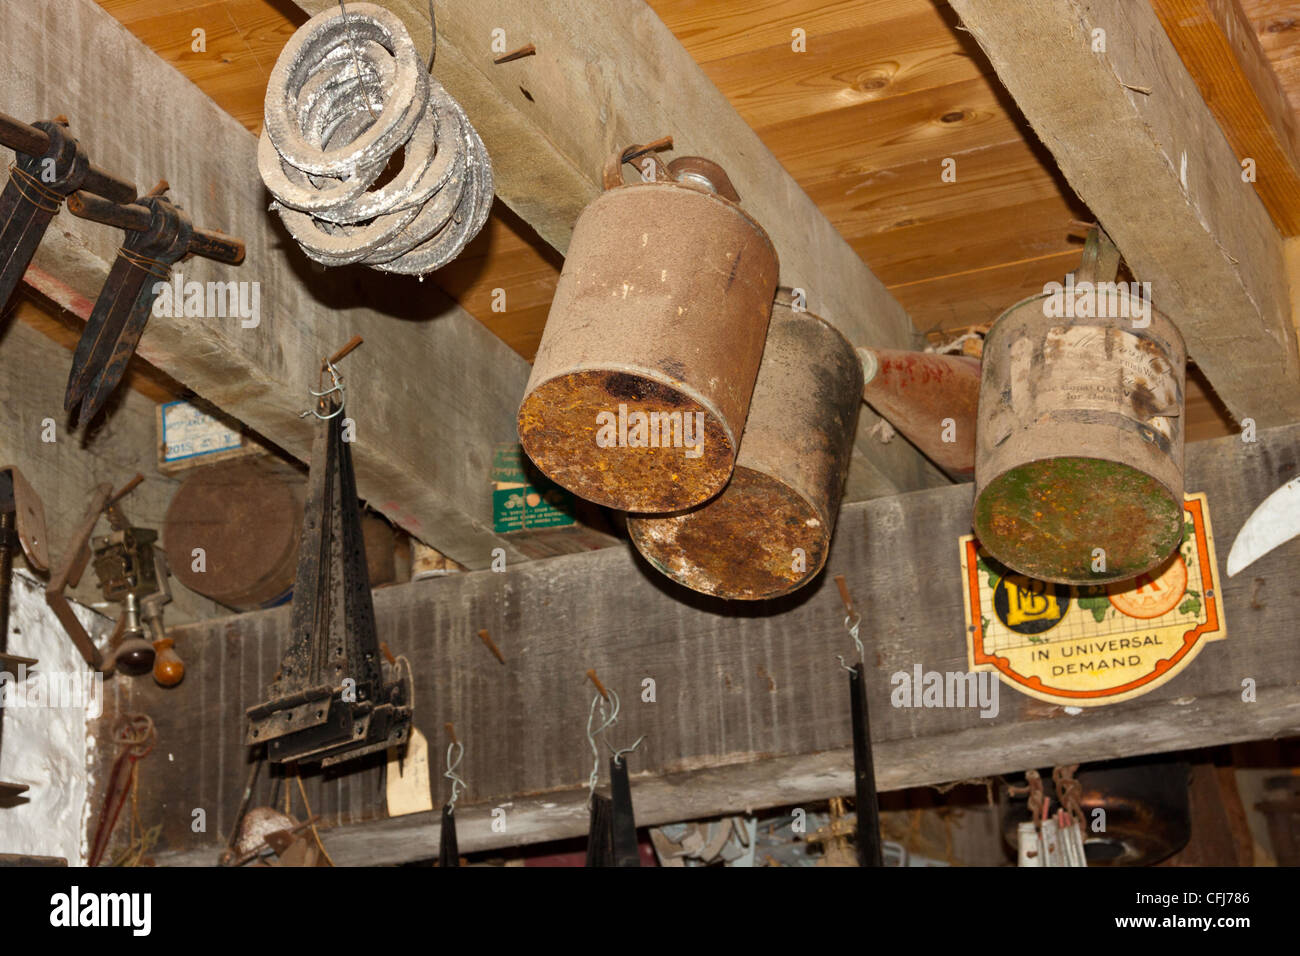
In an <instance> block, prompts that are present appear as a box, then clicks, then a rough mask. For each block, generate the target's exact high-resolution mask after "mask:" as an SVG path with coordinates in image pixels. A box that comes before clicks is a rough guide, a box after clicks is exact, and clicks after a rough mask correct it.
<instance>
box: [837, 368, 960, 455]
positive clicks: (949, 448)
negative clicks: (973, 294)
mask: <svg viewBox="0 0 1300 956" xmlns="http://www.w3.org/2000/svg"><path fill="white" fill-rule="evenodd" d="M858 353H859V354H863V353H866V354H863V365H864V367H865V368H868V369H870V370H872V371H874V374H869V377H868V379H867V382H866V385H864V386H863V389H862V397H863V398H864V399H866V400H867V402H868V403H869V404H870V405H871V407H872V408H874V409H875V410H876V411H877V412H878V413H879V414H880V415H881V417H883V418H884V419H886V420H887V421H888V422H889V423H890V424H891V425H893V426H894V427H895V428H897V429H898V430H899V432H901V433H902V434H903V436H904V437H905V438H906V439H907V440H908V441H910V442H911V443H912V444H913V445H915V446H916V447H917V448H919V449H920V450H921V452H922V453H923V454H924V455H925V456H926V457H927V458H929V459H930V460H931V461H932V462H934V463H935V464H936V465H938V466H939V467H940V468H942V469H944V470H945V471H947V472H948V473H949V474H951V475H953V476H955V477H959V478H968V477H970V476H971V475H973V474H974V473H975V419H976V408H977V407H978V405H979V393H980V363H979V361H978V360H977V359H973V358H970V357H969V356H966V355H938V354H935V353H931V352H908V351H904V350H901V349H876V348H872V349H858Z"/></svg>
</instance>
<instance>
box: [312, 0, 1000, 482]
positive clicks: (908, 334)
mask: <svg viewBox="0 0 1300 956" xmlns="http://www.w3.org/2000/svg"><path fill="white" fill-rule="evenodd" d="M295 2H296V3H297V5H298V6H299V7H300V8H301V9H302V10H304V11H306V12H308V13H311V14H316V13H320V12H321V11H322V10H337V9H338V2H337V0H295ZM378 5H379V6H382V7H385V8H387V9H388V10H391V11H392V12H393V13H395V14H397V15H398V16H399V17H401V19H402V21H403V22H404V23H405V24H406V27H407V30H408V31H409V32H410V34H411V36H412V37H413V38H414V40H415V44H416V46H417V48H419V50H420V51H421V53H422V54H424V55H427V53H428V51H429V48H430V42H431V33H430V29H429V5H428V2H427V0H379V2H378ZM434 6H435V14H436V17H437V28H438V42H437V55H436V58H435V60H434V67H433V73H434V76H435V77H437V79H438V80H439V82H441V83H442V85H443V86H445V87H446V88H447V90H448V92H450V93H451V95H452V96H454V97H455V98H456V99H457V100H458V101H459V102H460V104H461V105H462V106H463V107H464V108H465V111H466V112H467V113H468V114H469V117H470V119H471V120H472V121H473V123H474V126H475V128H476V129H477V130H478V131H479V134H480V135H481V136H482V137H483V142H484V143H485V144H486V145H487V148H488V152H489V153H490V154H491V156H492V171H493V177H494V179H495V184H496V192H497V196H498V197H499V198H500V199H501V200H503V201H504V202H505V203H506V204H507V205H508V206H510V208H511V209H513V210H514V211H515V212H516V213H518V214H519V215H520V216H521V217H522V218H524V219H525V220H527V221H528V223H529V224H530V225H531V226H532V227H533V228H534V229H535V230H536V231H537V233H538V235H540V236H541V237H542V238H543V239H544V240H546V241H547V242H548V243H550V244H551V245H552V246H554V247H555V248H556V249H557V250H559V251H560V252H565V251H566V250H567V249H568V247H569V237H570V235H571V234H572V232H573V224H574V223H575V222H576V221H577V218H578V214H579V213H580V212H582V210H583V208H584V207H585V206H586V205H587V203H589V202H590V201H591V200H592V199H593V198H595V196H596V195H597V193H598V192H599V190H600V188H601V187H600V184H599V173H600V169H601V165H602V164H603V163H604V161H605V159H606V158H607V157H608V156H609V155H610V154H611V153H613V152H614V151H615V150H616V149H620V148H622V147H624V146H627V145H629V144H631V143H648V142H650V141H652V140H655V139H658V138H659V137H661V136H667V135H671V136H672V138H673V152H672V153H670V154H667V155H669V156H692V155H698V156H705V157H708V158H709V159H712V160H715V161H717V162H718V163H721V164H722V166H723V168H725V169H726V171H727V175H728V177H729V178H730V179H731V181H732V183H734V184H735V186H736V190H737V191H738V192H739V193H740V197H741V205H742V206H743V207H744V208H745V209H746V210H747V211H748V212H749V213H750V214H751V215H753V216H754V217H755V218H756V219H757V220H758V221H759V222H760V223H762V225H763V228H764V229H766V230H767V232H768V234H769V235H770V236H771V238H772V242H773V243H774V244H775V246H776V249H777V253H778V255H779V256H780V259H781V283H782V284H783V285H787V286H792V287H798V288H802V289H804V290H805V291H806V292H807V296H808V299H807V305H808V309H809V310H810V311H812V312H815V313H817V314H818V315H820V316H822V317H823V318H825V319H827V320H828V321H829V322H831V323H832V324H834V325H835V326H836V327H837V328H838V329H839V330H840V331H841V332H843V333H844V334H845V336H847V337H848V339H849V340H850V341H851V342H853V343H854V344H855V345H877V346H887V347H892V348H912V347H916V346H917V344H918V342H920V339H919V338H918V337H917V336H918V333H917V332H916V330H915V328H914V327H913V324H912V321H911V319H910V318H909V317H908V315H907V313H906V311H904V309H903V307H902V306H901V305H900V304H899V303H898V300H897V299H895V298H894V297H893V295H892V294H891V293H890V292H889V291H888V290H887V289H886V288H885V287H884V285H883V284H882V283H881V282H880V280H879V279H877V278H876V276H875V274H874V273H872V271H871V269H870V268H868V267H867V265H866V264H865V263H864V262H863V261H862V259H861V258H860V257H859V256H858V255H857V253H855V252H854V251H853V249H852V248H851V247H850V246H849V244H848V243H847V242H845V241H844V239H843V237H841V236H840V234H839V233H838V232H836V230H835V227H834V226H832V225H831V223H830V221H829V220H828V219H827V218H826V217H825V216H824V215H823V214H822V212H821V211H820V210H819V209H818V208H817V206H816V204H815V203H814V202H813V201H812V200H811V199H809V198H808V195H807V193H805V192H804V191H803V189H802V188H801V187H800V186H799V184H798V183H797V182H796V181H795V180H794V178H793V177H792V176H791V175H790V174H789V173H787V172H786V171H785V169H784V167H782V166H781V164H780V162H779V161H778V160H777V159H776V157H775V156H773V155H772V153H771V151H770V150H769V149H768V148H767V147H766V146H764V145H763V142H762V140H760V139H759V137H758V134H757V133H755V132H754V131H753V129H751V128H750V127H749V125H748V124H747V123H746V122H745V121H744V120H743V119H741V117H740V114H739V113H737V112H736V110H735V109H734V108H733V107H732V106H731V104H730V103H729V102H728V101H727V98H726V97H725V96H724V95H723V94H722V93H721V92H720V91H719V90H718V88H717V87H716V86H715V85H714V84H713V82H712V81H711V80H710V79H709V78H708V77H707V76H706V75H705V73H704V71H703V70H702V69H700V67H699V65H698V64H696V62H695V61H694V59H692V57H691V55H690V54H689V53H688V52H687V51H686V49H685V47H683V46H682V45H681V43H680V42H679V41H678V40H677V38H676V37H675V36H674V35H673V33H672V31H671V30H669V29H668V27H667V26H665V25H664V23H663V21H662V20H660V19H659V17H658V15H657V14H656V13H655V12H654V10H653V9H652V8H651V7H650V6H649V5H647V4H646V3H645V2H643V0H600V2H595V3H593V2H592V0H546V2H544V3H541V2H534V3H520V2H519V0H438V2H437V3H436V4H435V5H434ZM494 31H503V35H502V34H499V33H498V34H495V36H497V37H501V39H500V40H499V42H498V43H497V46H498V47H500V46H502V45H504V51H510V50H514V49H517V48H519V47H522V46H524V45H525V44H527V43H532V44H533V45H534V46H535V47H536V49H537V53H536V55H534V56H527V57H524V58H522V59H519V60H513V61H511V62H508V63H503V64H500V65H497V64H494V63H493V60H494V58H495V57H496V56H498V55H499V52H494V50H493V44H494ZM785 39H786V41H787V42H789V40H790V38H789V37H788V36H787V37H786V38H785ZM810 42H814V41H812V40H810ZM937 175H938V173H937V171H936V176H937ZM1008 304H1010V303H1008ZM877 421H879V419H878V418H877V416H876V415H875V413H874V412H873V411H872V410H871V409H870V408H869V407H867V406H864V407H863V409H862V415H861V418H860V420H859V423H858V443H857V444H858V450H859V454H858V456H857V460H855V462H854V472H855V473H854V474H851V476H850V481H849V486H848V489H847V491H846V498H847V500H850V501H851V500H856V499H858V498H863V497H871V496H875V495H881V494H889V493H893V492H895V491H910V490H913V489H916V488H924V487H932V486H934V485H937V484H943V483H945V481H946V479H944V478H943V477H942V475H941V474H940V473H939V472H938V471H937V469H935V468H934V467H933V466H931V465H930V464H929V463H928V462H926V461H925V459H924V458H923V457H921V455H920V453H919V452H917V451H916V450H915V449H914V448H913V447H912V446H911V445H909V444H907V443H906V442H904V441H901V440H900V441H893V442H889V443H888V444H884V443H881V442H879V441H877V440H876V439H875V438H872V437H869V436H868V432H869V431H870V429H871V428H872V427H873V426H874V425H875V423H876V422H877ZM863 472H865V473H866V474H863Z"/></svg>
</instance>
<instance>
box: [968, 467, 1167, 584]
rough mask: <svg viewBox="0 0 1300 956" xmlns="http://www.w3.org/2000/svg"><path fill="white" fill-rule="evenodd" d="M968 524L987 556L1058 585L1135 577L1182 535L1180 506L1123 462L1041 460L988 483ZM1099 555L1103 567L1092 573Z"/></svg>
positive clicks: (1159, 559) (1162, 558)
mask: <svg viewBox="0 0 1300 956" xmlns="http://www.w3.org/2000/svg"><path fill="white" fill-rule="evenodd" d="M974 526H975V536H976V537H977V538H979V540H980V543H982V544H983V545H984V547H985V548H987V549H988V551H989V553H990V554H991V555H993V556H994V557H995V558H997V560H998V561H1000V562H1002V563H1003V564H1005V565H1007V566H1008V567H1010V568H1012V569H1013V570H1016V571H1019V572H1020V573H1022V574H1026V575H1028V576H1030V577H1032V578H1035V579H1037V580H1040V581H1054V582H1059V583H1061V584H1105V583H1108V582H1111V581H1123V580H1127V579H1129V578H1133V577H1136V576H1137V575H1139V574H1142V573H1144V572H1147V571H1150V570H1151V569H1152V568H1155V567H1157V566H1158V565H1160V564H1161V563H1162V562H1164V561H1166V560H1167V559H1168V558H1169V556H1170V554H1172V553H1173V550H1174V549H1175V548H1177V547H1178V544H1179V542H1180V541H1181V540H1182V534H1183V503H1182V501H1180V500H1178V498H1176V497H1175V496H1174V495H1173V493H1172V492H1170V490H1169V489H1168V488H1166V487H1165V486H1164V485H1163V484H1161V483H1160V482H1159V481H1157V480H1156V479H1155V478H1152V477H1151V476H1150V475H1148V474H1146V473H1145V472H1142V471H1140V470H1138V469H1137V468H1134V467H1132V466H1130V465H1125V464H1122V463H1120V462H1115V461H1106V460H1103V459H1099V458H1078V457H1062V458H1048V459H1043V460H1040V461H1032V462H1028V463H1026V464H1024V465H1019V466H1017V467H1015V468H1012V469H1010V470H1008V471H1006V472H1003V473H1002V474H1001V475H999V476H998V477H996V478H995V479H993V480H992V481H991V482H989V483H988V485H986V486H985V487H984V488H983V490H982V491H981V492H980V494H979V497H978V498H977V499H976V501H975V520H974ZM1098 548H1100V549H1101V552H1102V553H1101V554H1099V553H1098V552H1097V550H1096V549H1098ZM1103 554H1104V559H1105V564H1104V568H1105V570H1099V571H1094V570H1093V568H1094V567H1101V566H1102V565H1101V564H1100V560H1099V559H1100V558H1101V557H1102V555H1103Z"/></svg>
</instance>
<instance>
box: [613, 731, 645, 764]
mask: <svg viewBox="0 0 1300 956" xmlns="http://www.w3.org/2000/svg"><path fill="white" fill-rule="evenodd" d="M645 737H646V735H645V734H642V735H641V736H640V737H638V738H637V739H636V743H634V744H633V745H632V746H631V747H623V748H621V749H619V750H615V749H614V748H613V747H612V746H610V744H609V741H606V742H605V746H606V747H609V749H610V752H611V753H612V754H613V755H614V759H615V760H616V761H618V762H619V763H622V762H623V754H630V753H632V751H634V750H636V748H637V747H640V746H641V741H643V740H645Z"/></svg>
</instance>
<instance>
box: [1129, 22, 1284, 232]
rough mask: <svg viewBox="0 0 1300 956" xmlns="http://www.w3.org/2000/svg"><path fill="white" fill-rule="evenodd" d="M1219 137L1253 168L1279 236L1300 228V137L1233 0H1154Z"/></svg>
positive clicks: (1252, 35)
mask: <svg viewBox="0 0 1300 956" xmlns="http://www.w3.org/2000/svg"><path fill="white" fill-rule="evenodd" d="M1151 5H1152V7H1153V8H1154V9H1155V11H1156V15H1157V16H1158V17H1159V18H1160V22H1161V23H1162V24H1164V28H1165V32H1166V33H1167V34H1168V35H1169V39H1170V40H1171V41H1172V42H1173V45H1174V49H1175V50H1177V51H1178V54H1179V56H1181V57H1182V60H1183V64H1184V65H1185V66H1186V67H1187V70H1188V72H1189V73H1191V75H1192V79H1194V80H1195V81H1196V85H1197V86H1198V87H1199V88H1200V90H1201V95H1202V96H1203V97H1204V98H1205V103H1206V105H1207V106H1209V108H1210V112H1211V113H1213V114H1214V118H1215V119H1216V120H1218V121H1219V126H1220V127H1221V128H1222V129H1223V134H1224V136H1226V137H1227V139H1228V143H1229V144H1230V145H1231V146H1232V148H1233V149H1234V150H1235V151H1236V153H1237V155H1238V157H1240V158H1241V159H1242V160H1243V161H1245V160H1246V159H1249V160H1251V161H1252V162H1253V164H1254V168H1255V191H1256V192H1257V193H1258V194H1259V198H1260V199H1261V200H1262V201H1263V203H1264V207H1265V208H1266V209H1267V210H1268V212H1269V215H1270V216H1272V217H1273V222H1274V223H1275V224H1276V226H1277V228H1278V231H1280V232H1281V233H1282V235H1284V236H1294V235H1296V234H1297V233H1300V158H1297V157H1298V155H1300V138H1297V135H1296V122H1295V117H1294V116H1293V115H1292V112H1291V105H1290V104H1289V103H1288V102H1287V100H1286V94H1285V93H1284V92H1283V90H1282V86H1281V84H1280V83H1279V81H1278V78H1277V77H1276V76H1275V75H1274V73H1273V70H1272V67H1271V66H1270V65H1269V62H1268V58H1267V56H1266V55H1265V53H1264V49H1263V47H1261V46H1260V43H1259V40H1258V38H1257V37H1256V36H1255V31H1254V28H1253V27H1252V26H1251V24H1250V21H1249V20H1248V19H1247V18H1246V14H1245V13H1244V12H1243V11H1242V8H1241V5H1240V4H1239V3H1238V2H1237V0H1151Z"/></svg>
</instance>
